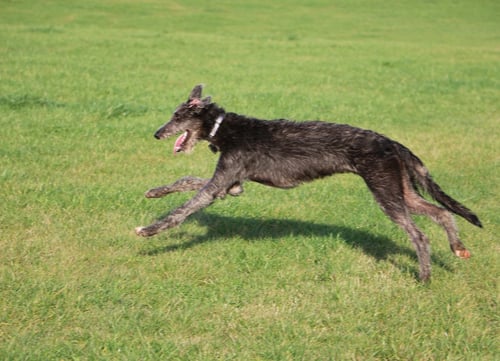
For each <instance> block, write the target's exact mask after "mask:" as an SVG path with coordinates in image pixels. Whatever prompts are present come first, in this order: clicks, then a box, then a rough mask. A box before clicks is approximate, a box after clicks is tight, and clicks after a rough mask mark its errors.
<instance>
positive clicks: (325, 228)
mask: <svg viewBox="0 0 500 361" xmlns="http://www.w3.org/2000/svg"><path fill="white" fill-rule="evenodd" d="M188 222H197V223H198V224H200V225H201V226H204V227H206V228H207V232H206V233H205V234H203V235H197V236H192V238H191V239H187V240H186V241H185V242H181V243H176V244H171V245H167V246H165V247H159V248H155V249H150V250H147V251H143V252H141V254H142V255H147V256H156V255H159V254H163V253H169V252H175V251H179V250H186V249H189V248H192V247H195V246H197V245H200V244H203V243H206V242H216V241H221V240H225V239H226V240H227V239H231V238H234V237H239V238H242V239H245V240H248V241H260V240H264V239H265V240H280V239H282V238H283V237H290V236H315V237H324V238H325V239H330V240H332V242H333V241H334V240H333V239H335V241H337V239H339V240H340V241H341V242H344V243H345V244H348V245H350V246H351V247H353V248H356V249H360V250H362V251H363V253H365V254H367V255H369V256H371V257H373V258H374V259H376V260H377V261H389V262H391V263H392V264H393V265H394V266H395V267H397V268H398V269H401V270H402V271H404V272H410V273H412V274H413V275H414V276H415V277H417V276H418V259H417V256H416V253H415V251H414V250H413V248H412V246H411V244H410V242H409V241H408V245H400V244H397V243H396V242H394V241H393V240H391V239H390V238H388V237H385V236H381V235H377V234H375V233H371V232H368V231H366V230H361V229H354V228H350V227H345V226H338V225H331V224H321V223H312V222H306V221H299V220H290V219H255V218H244V217H227V216H221V215H217V214H213V213H208V212H200V213H197V214H194V215H192V216H191V217H190V220H189V221H188ZM167 232H168V231H167ZM398 256H404V257H398ZM402 258H405V259H410V260H411V261H412V262H411V263H412V264H411V265H409V264H408V262H407V260H406V261H405V260H402ZM432 263H433V265H436V266H439V267H441V268H444V269H446V270H447V271H451V269H450V268H449V266H448V265H447V264H446V262H444V261H443V260H442V259H441V258H440V257H439V256H438V255H435V254H433V255H432Z"/></svg>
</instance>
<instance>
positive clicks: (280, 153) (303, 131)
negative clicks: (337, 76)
mask: <svg viewBox="0 0 500 361" xmlns="http://www.w3.org/2000/svg"><path fill="white" fill-rule="evenodd" d="M201 92H202V87H201V86H200V85H198V86H196V87H195V88H194V89H193V90H192V92H191V94H190V96H189V99H188V100H187V102H185V103H182V104H181V105H180V106H179V107H178V108H177V110H176V111H175V112H174V114H173V116H172V118H171V120H170V121H169V122H168V123H166V124H165V125H164V126H162V127H161V128H160V129H158V131H157V132H156V133H155V137H156V138H157V139H164V138H167V137H169V136H172V135H174V134H177V133H180V132H183V133H184V134H183V135H182V136H181V137H180V138H179V139H178V140H177V141H176V144H175V151H176V152H180V151H191V150H192V148H193V147H194V145H195V144H196V143H197V142H198V141H200V140H206V141H208V142H209V144H210V148H211V149H212V150H213V151H214V152H220V157H219V161H218V163H217V167H216V170H215V173H214V175H213V177H212V178H211V179H201V178H196V177H185V178H181V179H180V180H178V181H177V182H175V183H173V184H171V185H167V186H162V187H158V188H154V189H151V190H149V191H148V192H146V197H148V198H158V197H163V196H165V195H167V194H169V193H173V192H184V191H198V193H197V194H196V195H195V196H194V197H193V198H192V199H191V200H189V201H188V202H186V203H185V204H184V205H182V206H181V207H179V208H177V209H175V210H174V211H172V212H171V213H170V214H169V215H168V216H167V217H166V218H164V219H162V220H160V221H158V222H156V223H154V224H152V225H150V226H147V227H137V228H136V233H137V234H138V235H140V236H145V237H147V236H153V235H155V234H157V233H158V232H161V231H164V230H166V229H168V228H172V227H175V226H177V225H179V224H181V223H182V222H183V221H184V220H185V219H186V218H187V217H188V216H189V215H191V214H193V213H194V212H196V211H198V210H200V209H202V208H204V207H207V206H208V205H210V204H211V203H212V202H213V201H214V200H215V199H216V198H222V197H224V196H225V195H227V194H230V195H233V196H234V195H239V194H241V193H242V192H243V188H242V184H243V182H245V181H247V180H250V181H254V182H258V183H262V184H265V185H268V186H272V187H278V188H292V187H295V186H297V185H299V184H301V183H303V182H308V181H312V180H314V179H317V178H322V177H325V176H329V175H332V174H334V173H355V174H358V175H360V176H361V177H362V178H363V179H364V181H365V182H366V185H367V186H368V188H369V189H370V190H371V191H372V193H373V195H374V197H375V199H376V200H377V202H378V203H379V205H380V207H381V208H382V210H383V211H384V212H385V213H386V214H387V215H388V216H389V217H390V218H391V219H392V220H393V221H394V222H395V223H396V224H398V225H399V226H400V227H402V228H403V229H404V230H405V231H406V233H408V235H409V237H410V239H411V242H412V243H413V245H414V247H415V249H416V252H417V256H418V260H419V264H420V279H422V280H428V279H429V277H430V274H431V270H430V269H431V260H430V250H429V240H428V238H427V237H426V236H425V235H424V234H423V233H422V232H421V231H420V229H418V228H417V226H416V225H415V223H414V222H413V220H412V218H411V216H410V215H411V214H421V215H427V216H429V217H430V218H431V219H432V220H433V221H434V222H436V223H437V224H439V225H440V226H442V227H443V228H444V230H445V231H446V234H447V236H448V240H449V243H450V247H451V250H452V252H453V253H454V254H455V255H457V256H458V257H461V258H469V257H470V252H469V251H468V250H467V249H466V248H465V246H464V245H463V243H462V242H461V241H460V239H459V238H458V232H457V228H456V226H455V223H454V219H453V216H452V214H451V213H450V211H451V212H453V213H455V214H458V215H460V216H462V217H463V218H465V219H466V220H467V221H469V222H470V223H472V224H474V225H476V226H478V227H481V222H480V221H479V219H478V217H477V216H476V215H475V214H474V213H472V212H471V211H470V210H469V209H467V208H466V207H465V206H463V205H462V204H460V203H459V202H457V201H456V200H454V199H453V198H451V197H450V196H448V195H447V194H446V193H444V192H443V191H442V190H441V188H440V187H439V185H437V184H436V183H435V182H434V181H433V180H432V178H431V176H430V175H429V172H428V171H427V169H426V168H425V167H424V165H423V163H422V162H421V161H420V159H418V158H417V157H416V156H415V155H414V154H413V153H412V152H411V151H410V150H409V149H408V148H406V147H405V146H403V145H402V144H399V143H397V142H395V141H393V140H391V139H389V138H387V137H385V136H383V135H381V134H378V133H375V132H373V131H370V130H364V129H359V128H355V127H352V126H349V125H345V124H334V123H326V122H320V121H310V122H297V123H296V122H291V121H287V120H283V119H280V120H273V121H263V120H258V119H254V118H249V117H246V116H242V115H238V114H235V113H226V111H225V110H224V109H223V108H221V107H219V106H218V105H217V104H215V103H212V102H211V99H210V97H207V98H203V99H202V97H201ZM419 190H423V191H425V192H427V193H429V194H430V195H431V196H432V198H434V199H435V200H436V201H437V202H439V203H440V204H441V205H442V206H443V207H444V208H443V207H439V206H436V205H434V204H432V203H429V202H428V201H426V200H425V199H424V198H422V196H421V195H420V192H419Z"/></svg>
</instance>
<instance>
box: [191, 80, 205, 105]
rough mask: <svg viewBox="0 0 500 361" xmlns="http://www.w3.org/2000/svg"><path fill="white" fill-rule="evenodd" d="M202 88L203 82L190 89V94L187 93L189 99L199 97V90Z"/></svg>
mask: <svg viewBox="0 0 500 361" xmlns="http://www.w3.org/2000/svg"><path fill="white" fill-rule="evenodd" d="M202 90H203V84H199V85H197V86H195V87H194V88H193V90H191V94H190V95H189V101H191V100H195V99H198V100H199V99H201V91H202Z"/></svg>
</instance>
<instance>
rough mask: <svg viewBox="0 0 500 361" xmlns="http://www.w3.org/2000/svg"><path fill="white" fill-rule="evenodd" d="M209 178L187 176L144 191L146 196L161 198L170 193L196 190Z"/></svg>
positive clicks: (205, 183)
mask: <svg viewBox="0 0 500 361" xmlns="http://www.w3.org/2000/svg"><path fill="white" fill-rule="evenodd" d="M209 181H210V179H205V178H197V177H192V176H187V177H183V178H181V179H179V180H178V181H176V182H175V183H172V184H169V185H166V186H161V187H157V188H153V189H150V190H148V191H147V192H146V194H145V196H146V198H161V197H164V196H166V195H167V194H170V193H176V192H189V191H197V190H200V189H201V188H203V187H204V186H205V185H207V183H208V182H209Z"/></svg>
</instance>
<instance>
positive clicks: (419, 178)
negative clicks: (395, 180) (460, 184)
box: [399, 144, 483, 227]
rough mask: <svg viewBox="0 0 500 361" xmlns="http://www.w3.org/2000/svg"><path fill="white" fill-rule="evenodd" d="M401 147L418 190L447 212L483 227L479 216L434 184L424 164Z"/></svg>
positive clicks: (411, 178)
mask: <svg viewBox="0 0 500 361" xmlns="http://www.w3.org/2000/svg"><path fill="white" fill-rule="evenodd" d="M399 146H400V147H401V148H400V154H401V156H402V158H403V161H404V163H405V168H406V170H407V172H408V175H409V177H410V181H411V183H412V185H413V187H414V188H415V189H416V190H418V189H422V190H423V191H424V192H426V193H428V194H429V195H430V196H431V197H432V198H433V199H434V200H436V201H437V202H439V203H440V204H441V205H443V207H445V208H446V209H447V210H449V211H451V212H453V213H455V214H458V215H459V216H461V217H463V218H465V219H466V220H467V221H469V222H470V223H472V224H473V225H475V226H477V227H483V225H482V224H481V221H480V220H479V218H478V216H476V215H475V214H474V213H473V212H472V211H471V210H470V209H468V208H467V207H466V206H464V205H463V204H461V203H460V202H458V201H456V200H455V199H453V198H451V197H450V196H449V195H447V194H446V193H445V192H444V191H443V190H442V189H441V187H440V186H439V185H438V184H437V183H436V182H434V180H433V179H432V177H431V175H430V174H429V171H428V170H427V168H426V167H425V166H424V164H423V162H422V161H421V160H420V159H419V158H418V157H417V156H416V155H415V154H413V153H412V152H411V151H410V150H409V149H408V148H406V147H405V146H404V145H402V144H399Z"/></svg>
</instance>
